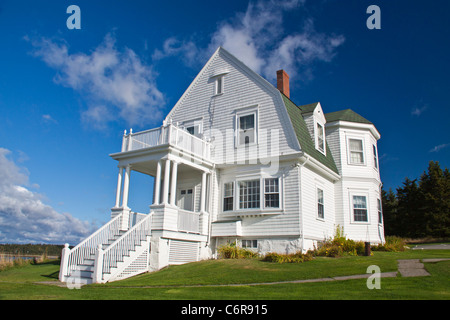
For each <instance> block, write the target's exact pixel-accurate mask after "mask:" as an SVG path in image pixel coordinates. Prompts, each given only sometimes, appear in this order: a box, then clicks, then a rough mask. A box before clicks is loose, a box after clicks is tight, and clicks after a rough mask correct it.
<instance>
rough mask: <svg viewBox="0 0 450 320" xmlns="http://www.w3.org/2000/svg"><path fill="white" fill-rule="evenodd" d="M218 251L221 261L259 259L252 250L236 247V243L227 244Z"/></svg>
mask: <svg viewBox="0 0 450 320" xmlns="http://www.w3.org/2000/svg"><path fill="white" fill-rule="evenodd" d="M218 251H219V258H221V259H248V258H256V257H258V253H256V252H254V251H252V250H250V249H246V248H241V247H239V246H237V245H236V242H233V243H227V244H226V245H223V246H221V247H219V249H218Z"/></svg>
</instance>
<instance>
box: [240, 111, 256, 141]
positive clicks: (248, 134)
mask: <svg viewBox="0 0 450 320" xmlns="http://www.w3.org/2000/svg"><path fill="white" fill-rule="evenodd" d="M238 128H239V132H238V133H239V140H238V141H239V144H240V145H245V144H250V143H254V142H255V114H254V113H252V114H249V115H245V116H240V117H239V119H238Z"/></svg>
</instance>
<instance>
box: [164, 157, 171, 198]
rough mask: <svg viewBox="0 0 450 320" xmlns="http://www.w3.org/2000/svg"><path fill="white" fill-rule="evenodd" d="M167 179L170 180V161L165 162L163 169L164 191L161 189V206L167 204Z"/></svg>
mask: <svg viewBox="0 0 450 320" xmlns="http://www.w3.org/2000/svg"><path fill="white" fill-rule="evenodd" d="M169 178H170V160H169V159H167V160H166V165H165V168H164V189H163V204H168V203H169V201H168V200H169V199H168V198H169Z"/></svg>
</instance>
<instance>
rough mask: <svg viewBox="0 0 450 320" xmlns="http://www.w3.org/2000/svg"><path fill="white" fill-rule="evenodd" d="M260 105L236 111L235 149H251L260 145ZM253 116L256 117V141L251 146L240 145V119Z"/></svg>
mask: <svg viewBox="0 0 450 320" xmlns="http://www.w3.org/2000/svg"><path fill="white" fill-rule="evenodd" d="M258 111H259V105H254V106H249V107H245V108H240V109H236V110H235V116H234V128H235V141H234V145H235V148H245V147H251V146H256V145H258V139H259V129H258V128H259V118H258V114H259V112H258ZM251 114H253V115H254V116H255V139H254V140H255V141H254V142H252V143H249V144H245V143H244V144H240V143H239V141H240V136H239V118H240V117H244V116H248V115H251Z"/></svg>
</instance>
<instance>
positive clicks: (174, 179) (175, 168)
mask: <svg viewBox="0 0 450 320" xmlns="http://www.w3.org/2000/svg"><path fill="white" fill-rule="evenodd" d="M177 174H178V162H176V161H174V162H173V168H172V181H171V182H170V204H171V205H172V206H175V194H176V192H177Z"/></svg>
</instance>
